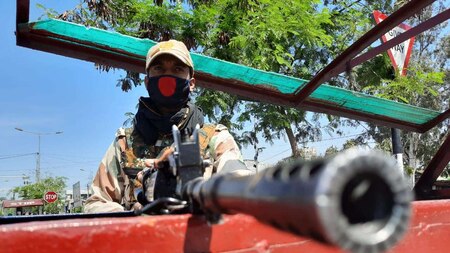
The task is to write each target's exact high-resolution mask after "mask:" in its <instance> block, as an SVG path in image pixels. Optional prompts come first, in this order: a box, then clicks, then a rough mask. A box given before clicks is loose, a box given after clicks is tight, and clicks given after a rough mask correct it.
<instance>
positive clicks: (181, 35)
mask: <svg viewBox="0 0 450 253" xmlns="http://www.w3.org/2000/svg"><path fill="white" fill-rule="evenodd" d="M439 2H440V3H441V5H442V1H439ZM404 3H405V1H368V0H366V1H354V0H342V1H324V2H323V3H321V2H320V1H317V0H309V1H289V2H288V3H287V2H286V1H281V0H274V1H269V0H245V1H240V0H239V1H238V0H208V1H204V0H201V1H199V0H190V1H175V0H170V1H163V0H131V1H125V0H118V1H112V0H103V1H93V0H84V1H83V2H81V3H80V4H79V5H77V6H76V7H75V8H74V9H73V10H69V11H66V12H64V13H62V14H57V13H55V12H52V11H51V10H47V14H48V15H49V16H54V17H59V18H61V19H64V20H68V21H72V22H78V23H81V24H85V25H89V26H94V27H100V28H103V29H110V30H115V31H118V32H121V33H124V34H128V35H131V36H135V37H140V38H150V39H153V40H156V41H161V40H167V39H170V38H175V39H179V40H182V41H184V42H185V43H186V45H187V46H188V48H190V49H193V50H194V51H196V52H200V53H202V54H205V55H209V56H212V57H216V58H219V59H223V60H227V61H232V62H235V63H239V64H244V65H247V66H250V67H255V68H258V69H262V70H267V71H273V72H277V73H281V74H287V75H291V76H295V77H301V78H304V79H310V78H311V77H312V76H313V75H314V73H317V72H318V71H319V70H320V69H322V68H323V67H324V66H325V65H326V64H328V63H329V62H330V61H331V60H332V59H333V58H335V57H336V56H337V55H338V54H339V53H341V52H342V51H343V50H344V49H345V48H347V47H348V46H349V45H350V44H351V43H353V42H354V41H355V40H356V39H357V38H359V37H360V36H361V35H362V34H363V33H364V32H365V31H367V30H369V29H370V28H371V27H372V26H373V18H372V10H375V9H377V10H380V11H382V12H385V13H391V12H392V11H393V9H394V8H398V7H399V6H401V5H403V4H404ZM427 11H428V10H426V11H424V12H423V14H422V15H419V16H418V17H417V19H420V18H424V17H426V15H428V14H429V13H432V12H433V11H432V10H431V12H430V11H428V12H427ZM437 31H438V30H432V31H431V33H430V34H431V35H432V34H438V33H437ZM427 36H428V35H427ZM433 36H435V35H432V36H431V37H430V36H428V37H426V36H425V37H423V40H422V38H418V39H417V41H423V43H420V44H421V45H423V49H424V50H428V51H429V50H431V48H430V47H429V46H426V45H427V42H430V41H432V40H433ZM427 38H429V39H427ZM331 42H333V43H331ZM445 45H448V43H447V44H445ZM444 48H445V47H444ZM447 48H448V46H447ZM428 51H427V52H428ZM423 52H424V53H419V56H423V57H425V58H426V56H427V55H428V54H427V53H426V52H425V51H423ZM446 52H448V50H447V51H446ZM447 56H448V53H447ZM418 58H420V57H418ZM441 59H442V57H441ZM447 59H448V57H447ZM376 60H379V63H378V64H379V65H380V66H381V67H382V68H378V66H377V65H371V64H369V65H367V64H366V65H364V66H362V67H361V68H358V69H357V70H356V71H355V72H353V74H354V75H355V80H356V81H353V78H351V75H350V76H338V77H336V78H333V79H332V80H330V81H329V84H331V85H336V86H340V87H345V88H348V89H360V88H361V87H365V86H367V85H376V84H380V83H383V82H384V80H388V79H389V78H390V77H389V76H392V75H393V73H392V70H391V69H390V68H389V67H387V66H386V57H383V58H378V57H377V58H376V59H375V61H376ZM413 61H414V60H413ZM431 61H433V60H431ZM420 62H422V60H420ZM433 62H437V61H433ZM382 64H385V65H384V67H383V65H382ZM440 64H441V65H440V66H444V65H445V64H444V65H442V64H443V63H442V61H441V62H440ZM419 65H420V64H419ZM419 65H418V66H419ZM411 66H413V64H412V65H411ZM420 66H422V65H420ZM425 66H426V65H425ZM98 67H99V68H100V69H102V70H109V67H108V66H98ZM364 68H366V69H367V70H368V71H369V72H366V71H360V70H363V69H364ZM417 69H420V70H422V69H423V68H419V67H418V68H417ZM379 71H381V72H379ZM383 71H384V72H385V73H383ZM367 73H374V74H373V75H367ZM423 73H428V71H427V70H425V69H423ZM380 75H381V77H380ZM416 77H418V75H417V76H416ZM417 80H420V78H418V79H417ZM405 82H406V83H407V82H408V81H401V80H394V81H392V83H390V84H392V85H389V86H388V87H401V84H404V83H405ZM141 83H142V79H141V78H140V77H139V74H137V73H131V72H127V73H126V75H125V77H123V78H121V79H120V80H119V81H118V86H120V87H121V88H122V89H123V90H124V91H127V90H129V89H131V88H132V87H133V86H136V85H140V84H141ZM384 83H385V85H387V82H384ZM416 84H417V82H416ZM421 87H422V88H424V86H421ZM412 88H417V87H412ZM447 90H448V89H447ZM398 91H403V90H402V89H400V88H399V89H397V90H393V92H394V93H393V95H395V96H399V94H398ZM410 91H411V93H414V90H413V89H411V90H410ZM431 91H432V89H431V90H430V89H424V92H425V93H424V95H421V98H422V99H421V101H422V102H425V101H431V100H428V99H426V98H424V97H426V95H429V94H431V93H432V92H431ZM367 92H369V90H367ZM372 92H373V91H372ZM430 92H431V93H430ZM384 93H386V92H383V94H384ZM378 94H380V92H378ZM440 94H442V93H440ZM444 99H445V98H444ZM441 101H443V100H442V99H441ZM213 102H215V103H213ZM196 103H197V104H198V105H200V106H201V107H202V108H203V109H204V111H205V113H206V115H207V117H208V118H209V119H210V120H211V121H213V122H216V123H223V124H225V125H226V126H228V127H229V128H230V130H232V132H233V131H234V132H236V130H242V128H243V126H244V125H246V123H248V122H249V121H252V123H251V125H252V126H255V127H254V129H253V131H257V132H258V134H262V135H263V138H265V140H266V141H268V142H272V141H273V140H274V139H279V138H284V137H285V136H287V139H288V141H289V142H290V144H291V149H292V154H293V156H298V145H299V143H305V142H307V141H311V140H317V139H319V138H321V133H322V131H323V129H326V130H328V131H330V132H336V133H338V134H339V133H340V130H339V129H338V127H339V126H345V125H351V126H356V125H361V123H359V122H355V121H343V120H341V119H340V118H337V117H332V116H327V119H328V121H329V124H328V125H327V126H321V125H320V121H319V118H320V116H319V115H317V114H313V115H312V116H311V115H309V114H306V113H305V112H302V111H298V110H291V109H286V108H283V107H280V106H273V105H265V104H261V103H258V102H255V101H245V100H241V99H239V98H236V97H234V96H230V95H224V94H221V93H217V92H215V91H210V90H207V89H200V90H199V91H198V93H197V96H196ZM411 103H413V104H417V105H421V104H420V103H414V102H411ZM235 119H238V120H235ZM374 132H375V131H374ZM258 134H257V135H255V136H258ZM235 135H236V134H235ZM367 136H368V135H367ZM241 139H245V138H241ZM359 140H362V141H364V140H363V139H361V138H360V139H359Z"/></svg>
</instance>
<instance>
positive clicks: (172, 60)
mask: <svg viewBox="0 0 450 253" xmlns="http://www.w3.org/2000/svg"><path fill="white" fill-rule="evenodd" d="M145 71H146V77H145V86H146V88H147V91H148V94H149V97H141V98H139V108H138V111H137V113H136V115H135V118H134V124H133V127H132V128H127V129H124V128H120V129H119V130H118V131H117V133H116V136H115V139H114V141H113V143H112V144H111V145H110V146H109V148H108V150H107V151H106V154H105V155H104V157H103V159H102V161H101V163H100V165H99V168H98V171H97V174H96V176H95V178H94V181H93V183H92V190H93V194H92V196H91V197H90V198H88V199H87V201H86V205H85V207H84V211H85V212H88V213H94V212H116V211H124V210H130V209H140V208H142V205H141V204H140V203H139V202H137V200H136V196H135V192H136V191H137V190H138V189H139V188H140V187H141V185H140V183H141V182H140V180H141V179H142V173H141V172H140V173H137V174H138V175H137V177H135V175H136V171H143V170H149V169H150V170H152V171H154V172H155V173H157V168H156V164H158V163H159V162H161V161H162V160H164V159H167V154H170V152H171V149H170V148H169V147H170V145H171V144H172V143H173V138H172V132H171V130H172V125H176V126H177V127H178V128H179V129H180V132H186V131H187V132H188V133H192V132H193V130H194V128H195V126H196V125H197V124H199V125H200V126H201V129H200V133H199V138H200V148H201V153H202V155H203V158H204V159H210V160H211V161H212V166H210V167H208V168H206V170H205V173H204V175H203V176H204V178H209V177H210V176H211V175H212V174H214V173H230V172H233V173H240V174H249V173H253V171H251V170H249V169H248V168H247V167H246V166H245V164H244V163H243V160H242V156H241V152H240V150H239V148H238V146H237V145H236V142H235V141H234V139H233V137H232V136H231V135H230V133H229V132H228V130H227V128H226V127H225V126H223V125H215V126H214V125H211V124H205V123H204V119H203V112H202V110H201V109H200V108H199V107H197V106H196V105H194V104H192V103H191V102H190V99H189V95H190V93H191V92H192V91H193V90H194V88H195V79H194V64H193V62H192V59H191V56H190V53H189V51H188V49H187V48H186V46H185V45H184V43H182V42H180V41H176V40H169V41H164V42H160V43H158V44H156V45H155V46H153V47H152V48H150V50H149V51H148V53H147V59H146V65H145ZM147 198H148V199H150V200H151V199H152V196H147Z"/></svg>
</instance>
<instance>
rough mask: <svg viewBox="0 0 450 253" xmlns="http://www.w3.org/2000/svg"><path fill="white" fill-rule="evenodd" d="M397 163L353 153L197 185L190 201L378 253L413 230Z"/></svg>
mask: <svg viewBox="0 0 450 253" xmlns="http://www.w3.org/2000/svg"><path fill="white" fill-rule="evenodd" d="M395 166H396V165H395V161H393V160H391V159H389V158H387V157H386V156H384V155H382V154H380V153H377V152H372V151H358V150H349V151H347V152H343V153H340V154H338V155H336V156H334V157H333V158H331V159H322V160H317V161H311V162H301V161H297V162H294V163H292V164H290V165H279V166H275V167H273V168H269V169H267V170H265V171H263V172H261V173H259V174H257V175H252V176H235V175H233V174H224V175H216V176H214V177H212V178H211V179H209V180H207V181H203V180H201V179H197V180H192V181H190V182H189V183H188V184H187V185H186V187H185V188H184V190H183V196H184V198H185V199H188V200H189V201H188V202H190V203H194V204H193V206H194V207H195V206H200V207H201V208H202V210H203V212H205V213H210V214H211V213H212V214H219V213H226V214H234V213H246V214H250V215H252V216H254V217H256V218H257V219H258V220H260V221H263V222H265V223H268V224H270V225H273V226H275V227H277V228H280V229H282V230H285V231H290V232H292V233H294V234H298V235H303V236H309V237H312V238H314V239H317V240H320V241H323V242H328V243H331V244H334V245H338V246H340V247H342V248H344V249H347V250H350V251H352V252H379V251H384V250H386V249H388V248H389V247H391V246H392V245H394V244H395V243H396V242H397V241H399V239H400V238H401V237H402V236H403V234H404V233H405V231H406V230H407V228H408V224H409V218H410V215H411V211H410V201H411V200H412V198H413V196H412V193H411V190H410V188H409V187H408V185H407V183H406V182H405V181H404V180H403V177H402V175H401V174H400V173H399V172H398V170H396V169H395Z"/></svg>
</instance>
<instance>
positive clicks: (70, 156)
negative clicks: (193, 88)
mask: <svg viewBox="0 0 450 253" xmlns="http://www.w3.org/2000/svg"><path fill="white" fill-rule="evenodd" d="M36 2H39V3H41V4H43V5H44V6H48V7H51V8H54V9H56V10H57V11H61V10H64V9H67V8H72V7H73V6H74V5H75V4H76V3H78V1H31V3H30V16H31V17H30V20H36V19H37V18H38V17H39V16H40V15H41V14H42V10H40V9H38V8H36ZM60 2H63V3H60ZM63 4H65V6H64V5H63ZM15 8H16V1H0V9H1V10H2V13H3V15H1V16H0V23H1V24H2V29H0V38H1V39H0V58H1V63H0V64H1V68H0V74H1V79H0V83H1V92H0V140H1V141H0V143H1V145H0V196H4V195H5V194H6V191H7V190H8V189H9V188H11V187H14V186H18V185H21V184H22V183H23V181H22V179H21V178H6V177H3V178H2V177H1V176H17V175H19V176H20V175H22V174H25V175H28V176H31V179H32V180H33V181H34V171H35V168H36V156H35V155H34V154H31V155H25V156H19V157H15V158H8V157H10V156H14V155H24V154H30V153H36V152H37V149H38V137H37V135H32V134H28V133H24V132H19V131H16V130H15V129H14V128H15V127H19V128H22V129H24V130H27V131H32V132H42V133H49V132H56V131H63V134H59V135H44V136H42V137H41V176H45V175H50V176H65V177H67V178H68V180H67V185H68V186H69V188H71V187H72V185H73V184H74V183H76V182H77V181H80V182H81V185H82V186H83V185H84V186H85V185H86V184H87V182H88V178H89V177H92V176H93V175H95V171H96V168H97V166H98V164H99V162H100V159H101V157H102V156H103V154H104V152H105V150H106V148H107V147H108V145H109V144H110V143H111V142H112V140H113V137H114V133H115V131H116V129H117V128H118V127H120V126H121V125H122V123H123V122H124V120H125V119H126V118H125V116H124V114H125V113H126V112H130V111H131V112H134V111H135V106H136V104H137V98H138V97H139V96H141V95H144V94H145V89H144V88H143V87H138V88H136V89H133V90H132V91H131V92H128V93H124V92H122V91H121V90H120V88H117V87H116V86H115V84H116V80H117V79H118V78H119V77H120V76H121V75H123V71H115V72H109V73H105V72H103V73H100V72H99V71H97V70H96V69H95V67H94V65H93V64H92V63H89V62H85V61H80V60H75V59H71V58H67V57H62V56H59V55H54V54H49V53H45V52H41V51H36V50H31V49H28V48H23V47H19V46H16V44H15V35H14V31H15V13H16V9H15Z"/></svg>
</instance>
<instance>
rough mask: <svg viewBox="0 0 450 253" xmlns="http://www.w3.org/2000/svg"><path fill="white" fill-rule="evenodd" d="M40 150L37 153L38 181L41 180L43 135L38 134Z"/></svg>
mask: <svg viewBox="0 0 450 253" xmlns="http://www.w3.org/2000/svg"><path fill="white" fill-rule="evenodd" d="M38 140H39V141H38V152H37V155H36V182H37V183H39V181H41V135H40V134H38Z"/></svg>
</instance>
